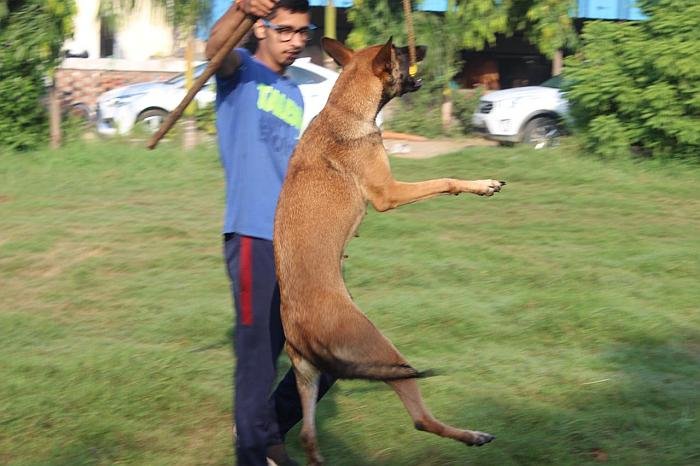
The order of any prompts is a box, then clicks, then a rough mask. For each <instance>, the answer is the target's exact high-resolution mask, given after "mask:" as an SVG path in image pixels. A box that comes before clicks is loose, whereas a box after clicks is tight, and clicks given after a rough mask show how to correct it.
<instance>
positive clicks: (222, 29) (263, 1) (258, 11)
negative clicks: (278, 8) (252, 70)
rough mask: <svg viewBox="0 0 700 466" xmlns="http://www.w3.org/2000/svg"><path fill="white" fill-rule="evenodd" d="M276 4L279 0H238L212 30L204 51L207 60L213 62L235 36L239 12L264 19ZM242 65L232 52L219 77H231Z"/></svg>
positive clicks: (222, 65) (225, 61)
mask: <svg viewBox="0 0 700 466" xmlns="http://www.w3.org/2000/svg"><path fill="white" fill-rule="evenodd" d="M275 3H277V0H236V1H235V2H234V3H233V4H232V5H231V6H230V7H229V9H228V10H226V13H224V15H223V16H222V17H221V18H220V19H219V20H218V21H217V22H216V24H214V27H213V28H212V29H211V33H210V34H209V40H208V41H207V46H206V48H205V49H204V54H205V56H206V57H207V60H211V59H212V57H214V55H216V52H218V51H219V49H221V47H222V46H223V45H224V43H225V42H226V39H227V38H228V37H230V36H231V34H233V31H234V26H235V25H236V21H235V20H234V18H235V16H236V14H235V13H236V11H237V10H243V11H244V12H245V13H247V14H249V15H253V16H257V17H263V18H264V17H265V16H267V15H269V14H270V11H272V8H273V7H274V5H275ZM240 65H241V59H240V57H239V56H238V54H237V53H236V52H235V51H234V50H232V51H231V53H230V54H229V55H228V56H227V57H226V58H225V59H224V61H223V63H222V64H221V67H220V68H219V71H218V72H217V73H218V74H219V76H224V77H226V76H231V75H232V74H233V73H235V72H236V70H237V69H238V67H239V66H240Z"/></svg>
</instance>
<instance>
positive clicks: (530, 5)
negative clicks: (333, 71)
mask: <svg viewBox="0 0 700 466" xmlns="http://www.w3.org/2000/svg"><path fill="white" fill-rule="evenodd" d="M401 3H402V0H356V1H355V3H354V6H353V7H352V8H350V10H349V11H348V19H349V20H350V22H351V23H352V24H353V30H352V32H351V33H350V35H349V37H348V43H349V45H350V46H351V47H362V46H366V45H369V44H370V43H377V42H381V41H384V40H386V39H387V38H388V36H389V35H393V36H394V41H395V42H397V43H399V42H401V43H405V37H406V33H405V22H404V17H403V12H402V8H401ZM417 3H420V1H419V2H417ZM573 6H574V1H573V0H501V1H495V0H448V4H447V9H446V11H445V12H444V13H432V12H421V11H415V12H414V22H415V25H416V36H417V38H416V40H417V43H421V44H425V45H428V49H429V52H428V55H427V58H426V62H425V64H424V65H423V66H421V70H422V71H423V72H424V76H425V78H426V79H425V82H426V86H427V87H426V90H428V92H431V91H432V93H433V98H432V101H433V104H436V103H437V102H440V101H441V100H442V95H443V94H448V95H449V87H448V85H449V83H450V81H451V80H452V78H453V77H454V75H455V74H456V73H457V72H458V71H459V69H460V67H461V63H460V52H461V50H462V49H472V50H482V49H484V48H485V47H486V46H487V45H493V44H495V42H496V39H497V37H498V36H499V35H510V34H514V33H516V32H521V33H523V34H524V35H525V37H527V38H528V39H529V40H530V41H531V42H533V43H534V44H535V45H536V46H537V47H538V48H539V49H540V50H541V51H542V53H544V54H545V55H547V56H549V57H554V56H556V54H557V51H559V50H561V49H562V48H564V47H573V46H574V45H575V43H576V41H575V37H576V36H575V33H574V29H573V26H572V22H571V18H570V16H569V12H570V11H572V8H573ZM426 90H423V91H421V92H422V93H423V94H425V93H426ZM410 99H412V101H413V103H415V101H416V100H420V99H423V97H413V96H412V97H410Z"/></svg>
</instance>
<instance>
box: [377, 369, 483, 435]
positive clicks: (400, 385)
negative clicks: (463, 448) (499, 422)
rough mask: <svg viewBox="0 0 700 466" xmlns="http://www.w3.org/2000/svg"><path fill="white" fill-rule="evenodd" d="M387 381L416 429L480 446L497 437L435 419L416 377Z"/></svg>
mask: <svg viewBox="0 0 700 466" xmlns="http://www.w3.org/2000/svg"><path fill="white" fill-rule="evenodd" d="M386 383H387V384H389V385H390V386H391V387H392V388H393V389H394V391H396V394H397V395H398V396H399V398H400V399H401V401H402V402H403V404H404V406H405V407H406V410H407V411H408V414H410V416H411V419H413V425H414V426H415V427H416V429H418V430H423V431H426V432H431V433H433V434H436V435H439V436H441V437H447V438H451V439H454V440H457V441H460V442H462V443H465V444H467V445H470V446H471V445H476V446H478V447H480V446H481V445H484V444H486V443H489V442H490V441H491V440H493V439H494V438H495V437H494V436H493V435H491V434H487V433H485V432H478V431H475V430H462V429H457V428H456V427H452V426H450V425H447V424H444V423H443V422H440V421H439V420H437V419H435V417H433V415H432V414H430V411H429V410H428V408H427V407H426V406H425V404H424V403H423V398H422V397H421V394H420V389H419V388H418V383H417V382H416V380H415V379H401V380H391V381H387V382H386Z"/></svg>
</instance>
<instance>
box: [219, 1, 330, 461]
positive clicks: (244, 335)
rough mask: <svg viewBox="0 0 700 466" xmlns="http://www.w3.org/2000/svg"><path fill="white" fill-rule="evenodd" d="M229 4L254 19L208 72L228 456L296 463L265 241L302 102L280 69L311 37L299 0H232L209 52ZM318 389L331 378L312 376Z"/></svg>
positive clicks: (226, 30)
mask: <svg viewBox="0 0 700 466" xmlns="http://www.w3.org/2000/svg"><path fill="white" fill-rule="evenodd" d="M237 10H243V11H244V12H246V13H248V14H252V15H255V16H258V17H260V18H262V19H259V20H258V21H256V23H255V25H254V26H253V31H252V32H253V35H254V38H255V41H256V42H257V47H256V49H255V52H254V53H253V54H252V55H251V54H250V52H248V51H247V50H245V49H236V50H234V51H233V52H231V54H230V55H229V56H228V57H227V59H226V60H225V61H224V63H223V64H222V66H221V68H220V69H219V71H218V73H217V77H216V84H217V95H216V114H217V124H216V127H217V133H218V142H219V153H220V157H221V164H222V166H223V168H224V172H225V175H226V213H225V219H224V230H223V233H224V253H225V257H226V264H227V267H228V273H229V277H230V279H231V290H232V293H233V298H234V303H235V308H236V322H235V328H234V352H235V355H236V369H235V380H234V384H235V396H234V422H235V429H236V458H237V460H238V465H239V466H243V465H253V466H266V465H268V464H269V463H268V461H270V460H271V461H272V462H274V464H277V465H280V466H281V465H294V464H297V463H296V462H294V461H293V460H291V459H290V458H289V457H288V456H287V454H286V452H285V450H284V435H285V434H286V433H287V431H288V430H289V429H290V428H291V427H292V426H293V425H294V424H296V423H297V422H298V421H299V420H301V418H302V412H301V402H300V400H299V395H298V393H297V387H296V379H295V377H294V372H293V371H292V370H290V371H289V372H287V374H286V375H285V377H284V378H283V379H282V381H281V382H280V383H279V385H278V386H277V388H276V389H275V391H274V393H272V395H271V396H270V393H271V392H272V385H273V383H274V380H275V377H276V371H277V358H278V356H279V354H280V352H281V351H282V348H283V346H284V333H283V331H282V324H281V321H280V297H279V288H278V285H277V278H276V275H275V261H274V254H273V248H272V226H273V221H274V214H275V208H276V206H277V199H278V197H279V193H280V190H281V188H282V182H283V181H284V176H285V173H286V171H287V164H288V162H289V158H290V157H291V155H292V151H293V150H294V147H295V146H296V143H297V140H298V138H299V132H300V129H301V123H302V117H303V108H304V102H303V100H302V97H301V92H300V91H299V88H298V87H297V85H296V84H294V83H293V82H291V81H290V80H289V79H287V78H286V77H285V76H284V71H285V69H286V68H287V67H288V66H289V65H291V64H292V62H293V61H294V60H295V59H296V58H297V56H298V55H299V54H300V53H301V52H302V51H303V49H304V47H305V46H306V43H307V41H308V40H309V39H310V37H311V30H312V28H313V26H312V25H311V23H310V20H311V18H310V13H309V4H308V2H307V0H279V1H275V0H236V3H235V4H234V5H232V6H231V8H229V10H228V11H227V12H226V13H225V14H224V16H223V17H222V18H221V19H220V20H219V21H218V22H217V23H216V24H215V25H214V27H213V29H212V32H211V35H210V37H209V41H208V42H207V48H206V55H207V58H211V57H213V55H214V54H215V53H216V51H217V50H219V48H220V47H221V46H222V45H223V43H224V42H225V41H226V38H227V37H228V36H229V35H230V34H231V32H232V29H233V24H234V18H235V16H236V15H237V14H239V13H237ZM321 382H322V383H321V387H320V394H321V395H322V394H323V393H325V392H326V391H327V390H328V388H329V387H330V385H331V384H332V383H333V379H332V378H331V377H330V376H326V375H324V376H323V377H322V381H321Z"/></svg>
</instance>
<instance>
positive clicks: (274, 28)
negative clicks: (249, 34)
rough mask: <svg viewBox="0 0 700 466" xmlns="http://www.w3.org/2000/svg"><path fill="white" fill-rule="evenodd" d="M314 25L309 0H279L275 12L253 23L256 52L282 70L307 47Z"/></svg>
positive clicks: (278, 70)
mask: <svg viewBox="0 0 700 466" xmlns="http://www.w3.org/2000/svg"><path fill="white" fill-rule="evenodd" d="M313 28H315V26H313V25H312V24H311V14H310V13H309V2H308V0H279V2H277V4H276V5H275V7H274V9H273V10H272V12H271V13H270V14H269V15H268V16H267V17H266V18H261V19H259V20H258V21H257V22H256V23H255V25H254V26H253V34H254V36H255V39H256V40H257V49H256V51H255V56H256V57H257V58H258V59H259V60H261V61H262V62H263V63H265V64H266V65H268V66H269V67H270V68H272V69H273V70H274V71H277V72H281V71H283V70H284V69H285V68H286V67H288V66H289V65H291V64H292V62H293V61H294V60H295V59H296V58H297V57H298V56H299V54H300V53H301V52H302V51H303V50H304V47H306V44H307V42H308V40H309V39H310V38H311V34H312V30H313Z"/></svg>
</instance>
